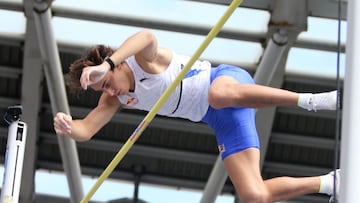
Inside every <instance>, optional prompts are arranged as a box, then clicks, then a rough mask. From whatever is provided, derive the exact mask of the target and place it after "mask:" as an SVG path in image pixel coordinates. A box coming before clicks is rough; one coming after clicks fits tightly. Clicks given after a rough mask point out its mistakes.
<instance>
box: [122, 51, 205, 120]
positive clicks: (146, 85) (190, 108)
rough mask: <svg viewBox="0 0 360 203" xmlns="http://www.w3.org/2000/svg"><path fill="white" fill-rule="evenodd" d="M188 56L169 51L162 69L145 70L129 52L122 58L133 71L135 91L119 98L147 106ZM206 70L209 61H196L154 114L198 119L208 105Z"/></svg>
mask: <svg viewBox="0 0 360 203" xmlns="http://www.w3.org/2000/svg"><path fill="white" fill-rule="evenodd" d="M189 59H190V57H188V56H182V55H178V54H175V53H173V58H172V60H171V62H170V64H169V66H168V68H167V69H166V70H165V71H164V72H162V73H160V74H149V73H146V72H144V71H143V70H142V68H141V67H140V66H139V64H138V63H137V62H136V60H135V56H130V57H129V58H127V59H126V60H125V62H126V63H127V64H128V65H129V67H130V69H131V70H132V72H133V74H134V79H135V91H134V92H129V93H128V94H127V95H121V96H119V97H118V98H119V100H120V102H121V103H122V104H124V105H126V106H128V107H131V108H136V109H140V110H145V111H149V110H151V108H152V107H153V106H154V104H155V103H156V102H157V101H158V99H159V98H160V96H161V95H162V94H163V93H164V91H165V90H166V88H167V87H168V86H169V85H170V84H171V83H172V82H173V81H174V79H175V78H176V76H177V75H178V74H179V72H180V71H181V70H182V68H183V67H185V65H186V64H187V62H188V60H189ZM210 72H211V64H210V63H209V62H208V61H199V60H198V61H196V62H195V63H194V65H193V66H192V67H191V69H190V70H189V72H188V73H187V74H186V75H185V77H184V78H183V80H182V82H181V84H179V85H178V86H177V87H176V88H175V90H174V92H173V93H172V94H171V95H170V97H169V98H168V100H167V101H166V102H165V103H164V105H163V106H162V108H161V109H160V111H159V112H158V114H159V115H163V116H170V117H180V118H186V119H189V120H192V121H200V120H201V119H202V118H203V116H204V115H205V114H206V112H207V109H208V107H209V102H208V91H209V87H210ZM180 94H181V96H180Z"/></svg>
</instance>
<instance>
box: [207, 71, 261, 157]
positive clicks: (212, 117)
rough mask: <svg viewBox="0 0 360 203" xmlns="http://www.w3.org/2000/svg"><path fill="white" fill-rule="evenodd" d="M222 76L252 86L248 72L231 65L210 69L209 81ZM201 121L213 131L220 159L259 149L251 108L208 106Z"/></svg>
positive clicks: (252, 81) (253, 111)
mask: <svg viewBox="0 0 360 203" xmlns="http://www.w3.org/2000/svg"><path fill="white" fill-rule="evenodd" d="M223 75H226V76H231V77H233V78H235V79H236V80H237V81H239V83H243V84H254V80H253V78H252V77H251V76H250V74H249V73H248V72H246V71H245V70H243V69H241V68H239V67H235V66H231V65H220V66H218V67H216V68H212V70H211V80H210V81H211V82H212V81H213V80H214V79H215V78H216V77H219V76H223ZM202 121H203V122H205V123H207V124H208V125H209V126H210V127H211V128H212V129H213V130H214V133H215V135H216V139H217V144H218V148H219V152H220V153H221V156H222V159H225V158H226V157H227V156H229V155H231V154H234V153H236V152H239V151H242V150H245V149H248V148H260V145H259V137H258V134H257V130H256V125H255V109H253V108H244V107H229V108H223V109H214V108H212V107H211V106H209V109H208V111H207V113H206V114H205V116H204V117H203V119H202Z"/></svg>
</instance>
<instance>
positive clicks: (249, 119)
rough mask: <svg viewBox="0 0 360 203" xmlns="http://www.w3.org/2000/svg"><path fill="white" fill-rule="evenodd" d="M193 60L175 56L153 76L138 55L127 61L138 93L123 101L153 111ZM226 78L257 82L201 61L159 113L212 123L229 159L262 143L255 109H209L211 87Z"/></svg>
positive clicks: (236, 70) (235, 69)
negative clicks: (217, 79)
mask: <svg viewBox="0 0 360 203" xmlns="http://www.w3.org/2000/svg"><path fill="white" fill-rule="evenodd" d="M189 59H190V57H188V56H182V55H178V54H175V53H173V58H172V60H171V62H170V64H169V67H168V68H167V69H166V70H165V71H164V72H162V73H160V74H149V73H146V72H144V71H143V70H142V68H141V67H140V66H139V64H138V63H137V62H136V60H135V57H134V56H131V57H129V58H127V59H126V60H125V62H126V63H127V64H128V66H129V67H130V69H131V70H132V72H133V74H134V79H135V91H134V92H129V93H128V94H127V95H121V96H119V100H120V102H121V103H122V104H124V105H126V106H129V107H132V108H136V109H140V110H145V111H149V110H151V108H152V107H153V106H154V104H155V103H156V102H157V101H158V99H159V98H160V96H161V95H162V94H163V92H164V91H165V90H166V88H167V87H168V86H169V85H170V84H171V83H172V82H173V80H174V79H175V78H176V77H177V75H178V74H179V72H180V71H181V70H182V68H183V67H184V66H185V65H186V64H187V62H188V61H189ZM222 75H227V76H231V77H233V78H235V79H236V80H238V81H239V83H251V84H252V83H254V82H253V79H252V78H251V76H250V75H249V74H248V73H247V72H246V71H245V70H243V69H241V68H239V67H235V66H230V65H220V66H219V67H217V68H211V64H210V63H209V62H208V61H199V60H198V61H196V62H195V63H194V65H193V66H192V67H191V69H190V70H189V72H188V73H187V74H186V75H185V77H184V78H183V80H182V82H181V84H179V85H178V87H177V88H176V89H175V90H174V92H173V93H172V94H171V95H170V97H169V98H168V100H167V101H166V103H165V104H164V105H163V107H162V108H161V109H160V110H159V112H158V114H159V115H164V116H169V117H180V118H185V119H189V120H191V121H195V122H198V121H203V122H205V123H207V124H209V126H210V127H212V129H213V130H214V132H215V135H216V138H217V142H218V148H219V151H220V153H221V155H222V158H223V159H225V158H226V157H227V156H229V155H231V154H233V153H235V152H239V151H242V150H244V149H247V148H250V147H255V148H259V141H258V135H257V132H256V126H255V111H254V109H252V108H243V107H231V108H223V109H214V108H212V107H211V106H209V102H208V91H209V88H210V84H211V82H212V81H213V80H214V79H215V78H216V77H219V76H222Z"/></svg>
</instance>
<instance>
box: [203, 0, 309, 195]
mask: <svg viewBox="0 0 360 203" xmlns="http://www.w3.org/2000/svg"><path fill="white" fill-rule="evenodd" d="M283 7H286V8H287V12H284V10H283V9H282V8H283ZM305 12H306V2H305V1H296V2H293V1H292V2H289V1H286V0H277V1H275V7H274V10H273V12H272V17H271V23H270V25H271V27H270V29H269V33H268V34H269V35H271V36H272V38H271V39H270V40H269V42H268V45H267V47H266V49H265V52H264V54H263V57H262V60H261V62H260V64H259V66H258V68H257V70H256V72H255V75H254V80H255V83H257V84H261V85H268V86H272V87H278V88H279V87H281V85H282V83H283V80H284V75H285V64H286V60H287V56H288V52H289V49H290V48H291V46H292V45H293V42H294V41H295V40H296V38H297V36H298V34H299V33H300V32H301V31H303V30H304V29H306V17H307V16H306V13H305ZM290 15H291V16H290ZM279 22H282V23H283V24H281V25H280V24H279ZM284 22H286V23H285V24H286V26H284ZM274 116H275V107H272V108H264V109H259V110H258V111H257V113H256V125H257V126H258V127H257V128H258V133H259V139H260V144H261V150H260V154H261V160H260V164H261V166H262V165H263V163H264V160H265V154H266V151H267V146H268V142H269V139H270V135H271V129H272V124H273V119H274ZM221 165H222V161H221V159H218V160H217V161H216V163H215V165H214V169H213V171H212V173H211V176H210V177H209V179H208V182H207V187H206V190H204V194H203V196H202V199H204V200H206V202H215V200H216V195H214V194H219V191H221V187H222V186H223V185H224V183H225V180H226V177H227V173H226V171H225V168H224V167H222V166H221ZM218 180H221V181H222V182H220V183H217V184H215V181H218ZM214 185H215V186H214Z"/></svg>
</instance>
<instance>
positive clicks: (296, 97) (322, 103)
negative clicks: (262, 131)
mask: <svg viewBox="0 0 360 203" xmlns="http://www.w3.org/2000/svg"><path fill="white" fill-rule="evenodd" d="M209 103H210V105H211V106H212V107H213V108H216V109H220V108H225V107H231V106H243V107H251V108H260V107H270V106H299V107H301V108H304V109H307V110H309V111H311V110H312V111H316V110H335V109H336V103H337V92H336V91H332V92H325V93H318V94H311V93H296V92H291V91H288V90H284V89H278V88H272V87H267V86H262V85H256V84H241V83H239V82H238V80H235V79H234V78H233V77H231V76H220V77H217V78H215V79H214V81H213V82H212V83H211V86H210V90H209Z"/></svg>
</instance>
